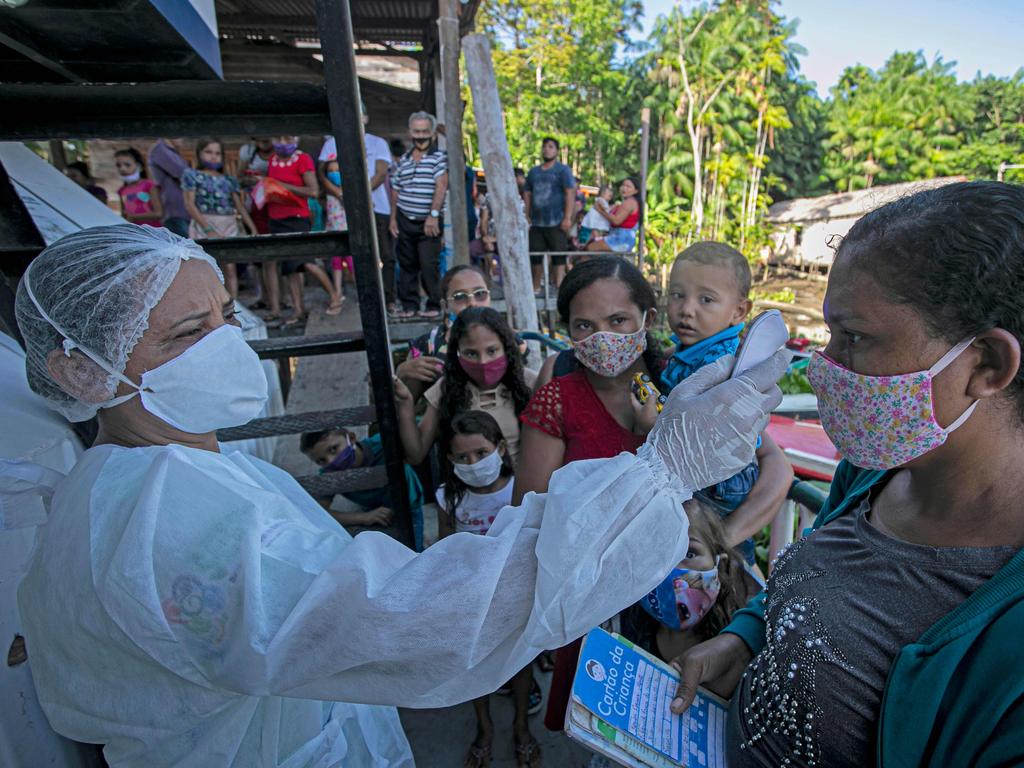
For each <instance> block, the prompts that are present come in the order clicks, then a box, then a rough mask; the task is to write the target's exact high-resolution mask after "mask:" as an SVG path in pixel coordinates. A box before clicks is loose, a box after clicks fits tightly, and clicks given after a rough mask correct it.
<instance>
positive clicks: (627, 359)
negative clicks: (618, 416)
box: [572, 328, 647, 378]
mask: <svg viewBox="0 0 1024 768" xmlns="http://www.w3.org/2000/svg"><path fill="white" fill-rule="evenodd" d="M572 346H573V351H574V353H575V355H576V359H577V360H579V361H580V363H581V364H582V365H585V366H586V367H587V368H589V369H590V370H592V371H593V372H594V373H596V374H597V375H598V376H608V377H609V378H610V377H613V376H618V375H619V374H620V373H622V372H623V371H625V370H626V369H627V368H629V367H630V366H631V365H632V364H633V363H635V362H636V359H637V358H638V357H640V355H642V354H643V353H644V351H645V350H646V349H647V329H646V328H641V329H640V330H639V331H637V332H636V333H612V332H611V331H598V332H597V333H592V334H590V335H589V336H587V338H585V339H583V340H581V341H576V342H573V345H572Z"/></svg>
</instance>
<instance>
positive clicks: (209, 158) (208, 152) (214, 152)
mask: <svg viewBox="0 0 1024 768" xmlns="http://www.w3.org/2000/svg"><path fill="white" fill-rule="evenodd" d="M223 154H224V153H223V152H222V151H221V148H220V144H207V145H206V146H205V147H203V148H202V149H201V150H199V159H200V160H202V161H203V162H204V163H210V164H211V165H216V164H217V163H219V162H221V158H222V156H223Z"/></svg>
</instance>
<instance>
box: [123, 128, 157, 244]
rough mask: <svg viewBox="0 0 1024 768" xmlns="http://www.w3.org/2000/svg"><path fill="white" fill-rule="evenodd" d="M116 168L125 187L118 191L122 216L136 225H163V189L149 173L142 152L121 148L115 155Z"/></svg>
mask: <svg viewBox="0 0 1024 768" xmlns="http://www.w3.org/2000/svg"><path fill="white" fill-rule="evenodd" d="M114 167H115V168H117V175H118V176H120V177H121V186H120V188H119V189H118V190H117V196H118V198H119V199H120V201H121V215H122V216H124V218H125V219H127V220H128V221H130V222H132V223H133V224H148V225H149V226H151V227H160V226H163V224H162V222H163V219H164V211H163V208H162V206H161V202H160V197H161V196H160V187H159V186H157V183H156V182H155V181H153V180H152V179H151V178H149V175H148V174H147V173H146V164H145V162H144V161H143V159H142V153H141V152H139V150H137V149H135V148H134V147H126V148H125V149H119V150H117V151H116V152H115V153H114Z"/></svg>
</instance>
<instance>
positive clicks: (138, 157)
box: [114, 147, 149, 179]
mask: <svg viewBox="0 0 1024 768" xmlns="http://www.w3.org/2000/svg"><path fill="white" fill-rule="evenodd" d="M118 155H121V156H124V157H130V158H131V159H132V160H134V161H135V162H136V163H138V164H139V170H140V171H141V172H142V175H141V176H140V177H139V178H141V179H148V178H149V173H147V171H146V161H145V160H144V159H143V158H142V153H141V152H139V150H137V149H136V148H135V147H125V148H124V149H119V150H117V152H115V153H114V157H117V156H118Z"/></svg>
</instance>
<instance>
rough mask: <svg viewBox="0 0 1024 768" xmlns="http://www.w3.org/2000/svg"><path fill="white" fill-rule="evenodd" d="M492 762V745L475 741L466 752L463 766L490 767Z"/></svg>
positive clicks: (470, 767) (465, 767)
mask: <svg viewBox="0 0 1024 768" xmlns="http://www.w3.org/2000/svg"><path fill="white" fill-rule="evenodd" d="M490 764H491V745H490V744H479V743H477V742H475V741H474V742H473V743H472V744H471V745H470V746H469V752H467V753H466V759H465V760H464V761H463V763H462V765H463V768H488V766H490Z"/></svg>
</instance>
